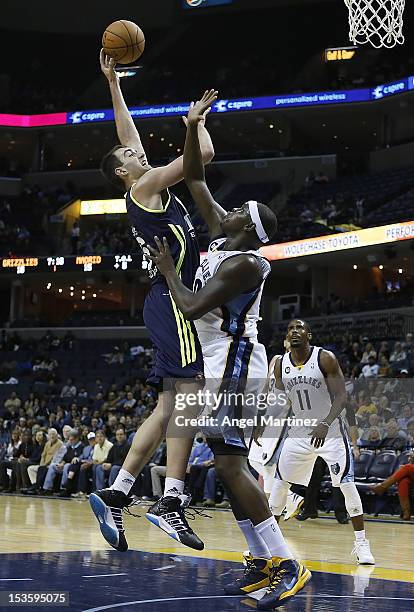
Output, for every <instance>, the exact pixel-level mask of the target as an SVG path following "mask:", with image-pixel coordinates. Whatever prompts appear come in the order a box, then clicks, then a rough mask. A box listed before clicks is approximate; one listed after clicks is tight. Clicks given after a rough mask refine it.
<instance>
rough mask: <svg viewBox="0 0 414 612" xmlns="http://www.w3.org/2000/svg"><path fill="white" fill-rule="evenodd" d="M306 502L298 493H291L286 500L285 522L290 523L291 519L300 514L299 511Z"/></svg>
mask: <svg viewBox="0 0 414 612" xmlns="http://www.w3.org/2000/svg"><path fill="white" fill-rule="evenodd" d="M304 501H305V498H304V497H302V496H301V495H297V493H292V491H289V493H288V496H287V500H286V508H285V514H284V520H285V521H288V520H289V519H290V518H293V517H294V516H296V515H297V514H299V510H300V509H301V508H302V506H303V502H304Z"/></svg>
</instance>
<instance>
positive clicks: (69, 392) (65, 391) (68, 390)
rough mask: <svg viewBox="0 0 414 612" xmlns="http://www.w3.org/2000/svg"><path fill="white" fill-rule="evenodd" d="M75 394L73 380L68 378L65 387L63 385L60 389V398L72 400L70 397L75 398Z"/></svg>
mask: <svg viewBox="0 0 414 612" xmlns="http://www.w3.org/2000/svg"><path fill="white" fill-rule="evenodd" d="M76 393H77V389H76V386H75V385H74V384H73V380H72V379H71V378H68V379H67V381H66V385H64V386H63V387H62V391H61V393H60V397H62V398H66V397H67V398H69V399H70V398H72V397H76Z"/></svg>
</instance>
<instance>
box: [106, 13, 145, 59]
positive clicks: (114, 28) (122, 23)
mask: <svg viewBox="0 0 414 612" xmlns="http://www.w3.org/2000/svg"><path fill="white" fill-rule="evenodd" d="M102 47H103V48H104V51H105V53H106V54H107V55H109V56H110V57H113V58H114V60H115V61H116V62H118V63H119V64H131V63H132V62H135V61H136V60H137V59H138V58H139V57H141V55H142V53H143V51H144V48H145V36H144V32H143V31H142V30H141V28H140V27H139V26H137V25H136V24H135V23H133V22H132V21H127V20H126V19H119V20H118V21H114V22H113V23H111V24H110V25H109V26H108V27H107V28H106V30H105V32H104V33H103V36H102Z"/></svg>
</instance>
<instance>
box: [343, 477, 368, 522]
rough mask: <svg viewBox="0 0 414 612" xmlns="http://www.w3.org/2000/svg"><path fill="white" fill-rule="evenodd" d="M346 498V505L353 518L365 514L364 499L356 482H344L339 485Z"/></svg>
mask: <svg viewBox="0 0 414 612" xmlns="http://www.w3.org/2000/svg"><path fill="white" fill-rule="evenodd" d="M339 488H340V489H341V491H342V493H343V496H344V498H345V507H346V510H347V512H348V514H349V516H350V517H351V518H352V517H353V516H360V515H361V514H363V509H362V501H361V497H360V495H359V493H358V489H357V488H356V486H355V483H354V482H343V483H341V484H340V485H339Z"/></svg>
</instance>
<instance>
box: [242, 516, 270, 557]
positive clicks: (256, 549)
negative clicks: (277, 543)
mask: <svg viewBox="0 0 414 612" xmlns="http://www.w3.org/2000/svg"><path fill="white" fill-rule="evenodd" d="M237 525H238V526H239V528H240V529H241V531H242V533H243V535H244V537H245V538H246V542H247V546H248V547H249V552H250V554H251V556H252V557H255V558H257V557H260V558H261V559H270V558H271V556H272V555H271V554H270V551H269V549H268V547H267V545H266V542H265V541H264V539H263V538H262V537H261V535H259V534H258V533H256V530H255V528H254V527H253V523H252V522H251V520H250V519H246V520H244V521H237Z"/></svg>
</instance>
